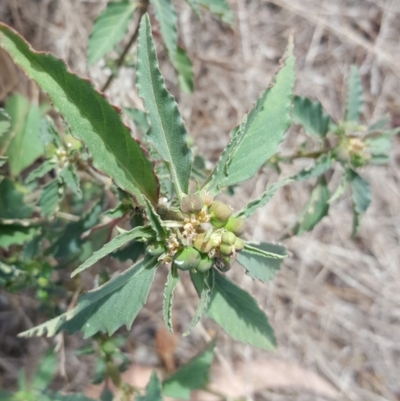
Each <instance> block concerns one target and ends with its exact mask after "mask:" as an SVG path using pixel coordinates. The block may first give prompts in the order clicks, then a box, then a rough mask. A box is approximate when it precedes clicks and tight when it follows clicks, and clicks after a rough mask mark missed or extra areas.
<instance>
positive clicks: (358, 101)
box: [345, 65, 362, 121]
mask: <svg viewBox="0 0 400 401" xmlns="http://www.w3.org/2000/svg"><path fill="white" fill-rule="evenodd" d="M361 107H362V85H361V79H360V75H359V73H358V69H357V67H356V66H355V65H352V66H351V67H350V71H349V76H348V78H347V98H346V114H345V120H346V121H358V118H359V117H360V113H361Z"/></svg>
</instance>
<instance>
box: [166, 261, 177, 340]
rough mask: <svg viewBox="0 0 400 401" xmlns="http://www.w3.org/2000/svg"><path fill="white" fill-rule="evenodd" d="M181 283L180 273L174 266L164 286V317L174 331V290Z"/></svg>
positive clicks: (169, 327)
mask: <svg viewBox="0 0 400 401" xmlns="http://www.w3.org/2000/svg"><path fill="white" fill-rule="evenodd" d="M178 283H179V275H178V272H177V270H176V268H175V267H174V266H171V270H170V271H169V273H168V277H167V281H166V283H165V288H164V301H163V317H164V322H165V325H166V326H167V329H168V330H169V331H170V332H171V333H173V331H174V330H173V326H172V306H173V301H174V291H175V288H176V286H177V285H178Z"/></svg>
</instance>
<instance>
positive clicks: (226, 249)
mask: <svg viewBox="0 0 400 401" xmlns="http://www.w3.org/2000/svg"><path fill="white" fill-rule="evenodd" d="M233 249H234V248H233V246H232V245H226V244H221V245H220V246H219V251H220V252H221V254H222V255H225V256H230V255H232V253H233Z"/></svg>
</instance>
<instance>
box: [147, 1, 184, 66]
mask: <svg viewBox="0 0 400 401" xmlns="http://www.w3.org/2000/svg"><path fill="white" fill-rule="evenodd" d="M150 3H151V4H152V5H153V7H154V11H155V13H154V14H155V17H156V20H157V22H158V24H159V26H160V32H161V36H162V39H163V42H164V44H165V47H166V48H167V51H168V55H169V58H170V60H171V62H172V63H173V62H174V60H175V55H176V50H177V45H176V42H177V36H178V33H177V30H176V24H177V21H178V17H177V16H176V13H175V10H174V7H173V5H172V3H171V0H150Z"/></svg>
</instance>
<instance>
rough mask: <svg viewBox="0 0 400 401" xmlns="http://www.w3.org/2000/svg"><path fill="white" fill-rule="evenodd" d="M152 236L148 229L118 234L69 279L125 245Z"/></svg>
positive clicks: (141, 228)
mask: <svg viewBox="0 0 400 401" xmlns="http://www.w3.org/2000/svg"><path fill="white" fill-rule="evenodd" d="M153 236H154V232H153V230H152V229H150V228H149V227H135V228H133V229H132V230H130V231H127V232H125V233H122V234H119V235H117V236H116V237H114V238H113V239H112V240H111V241H110V242H107V244H105V245H104V246H103V247H102V248H101V249H99V250H98V251H96V252H95V253H94V254H93V255H92V256H91V257H90V258H89V259H88V260H87V261H86V262H85V263H82V264H81V265H80V266H79V267H78V268H77V269H75V270H74V271H73V272H72V273H71V277H74V276H76V275H77V274H79V273H81V272H83V271H84V270H86V269H87V268H89V267H90V266H93V265H94V264H95V263H96V262H98V261H99V260H100V259H102V258H104V257H105V256H107V255H109V254H110V253H111V252H114V251H115V250H116V249H118V248H121V247H122V246H123V245H125V244H126V243H128V242H130V241H132V240H134V239H140V238H146V239H150V238H152V237H153Z"/></svg>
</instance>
